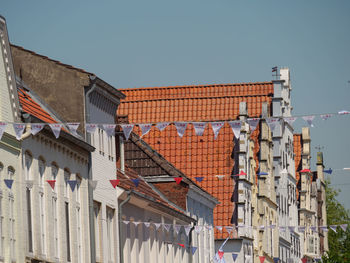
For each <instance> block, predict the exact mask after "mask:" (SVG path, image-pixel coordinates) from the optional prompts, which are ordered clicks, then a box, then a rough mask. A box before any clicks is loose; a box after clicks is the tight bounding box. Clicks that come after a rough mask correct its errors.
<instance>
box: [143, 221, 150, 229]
mask: <svg viewBox="0 0 350 263" xmlns="http://www.w3.org/2000/svg"><path fill="white" fill-rule="evenodd" d="M143 224H144V225H145V226H146V227H147V228H149V226H150V225H151V223H150V222H143Z"/></svg>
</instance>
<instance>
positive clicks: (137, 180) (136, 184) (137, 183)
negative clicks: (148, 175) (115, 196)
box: [131, 178, 140, 187]
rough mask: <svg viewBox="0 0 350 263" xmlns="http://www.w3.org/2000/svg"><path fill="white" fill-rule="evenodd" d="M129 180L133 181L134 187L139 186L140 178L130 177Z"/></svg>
mask: <svg viewBox="0 0 350 263" xmlns="http://www.w3.org/2000/svg"><path fill="white" fill-rule="evenodd" d="M131 181H132V182H133V183H134V185H135V187H138V186H139V183H140V179H138V178H136V179H131Z"/></svg>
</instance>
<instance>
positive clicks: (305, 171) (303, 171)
mask: <svg viewBox="0 0 350 263" xmlns="http://www.w3.org/2000/svg"><path fill="white" fill-rule="evenodd" d="M300 172H301V173H311V171H310V169H303V170H301V171H300Z"/></svg>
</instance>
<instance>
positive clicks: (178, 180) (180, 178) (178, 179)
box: [174, 177, 182, 184]
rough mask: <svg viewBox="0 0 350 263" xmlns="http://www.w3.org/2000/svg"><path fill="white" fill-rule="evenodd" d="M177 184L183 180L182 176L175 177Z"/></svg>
mask: <svg viewBox="0 0 350 263" xmlns="http://www.w3.org/2000/svg"><path fill="white" fill-rule="evenodd" d="M174 179H175V181H176V183H177V184H180V183H181V181H182V177H175V178H174Z"/></svg>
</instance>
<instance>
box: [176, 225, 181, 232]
mask: <svg viewBox="0 0 350 263" xmlns="http://www.w3.org/2000/svg"><path fill="white" fill-rule="evenodd" d="M180 230H181V226H180V225H175V232H176V234H179V232H180Z"/></svg>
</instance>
